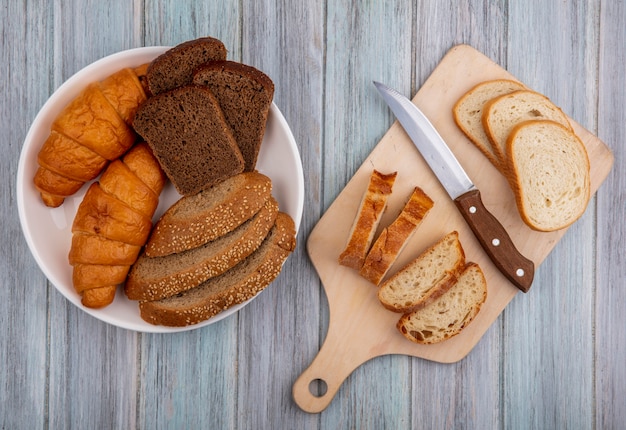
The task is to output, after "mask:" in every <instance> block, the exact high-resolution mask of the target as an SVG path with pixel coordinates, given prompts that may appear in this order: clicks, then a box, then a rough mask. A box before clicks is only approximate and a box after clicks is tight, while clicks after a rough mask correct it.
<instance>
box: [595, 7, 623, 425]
mask: <svg viewBox="0 0 626 430" xmlns="http://www.w3.org/2000/svg"><path fill="white" fill-rule="evenodd" d="M625 20H626V4H625V3H624V2H602V5H601V7H600V22H599V31H600V34H599V36H598V39H599V40H600V49H599V77H598V85H599V89H598V99H597V100H598V106H597V109H598V136H600V137H602V138H603V139H604V140H605V141H606V142H607V144H608V145H609V146H610V147H612V148H613V152H614V154H615V165H614V167H613V172H612V174H611V175H610V176H609V178H608V180H607V182H606V184H605V185H604V186H603V187H602V188H601V189H600V192H599V193H598V198H597V219H598V226H597V228H598V234H597V237H598V239H597V244H596V256H595V267H596V271H595V274H594V276H595V279H596V295H595V315H594V317H595V318H594V321H593V322H594V329H595V330H594V333H595V352H594V357H593V358H594V362H595V374H594V377H595V381H594V384H595V387H594V394H595V421H594V422H592V424H594V425H595V426H596V428H598V429H618V428H620V427H622V426H623V425H624V422H626V402H625V401H624V399H626V384H625V383H624V382H625V381H626V366H625V365H624V363H625V361H626V360H625V358H626V343H625V342H624V310H625V309H626V288H625V287H626V257H625V254H624V250H625V249H626V223H625V222H624V219H625V214H626V191H625V190H626V175H625V174H624V172H625V171H626V156H625V154H624V142H626V114H625V112H626V111H625V110H624V102H625V101H626V76H625V75H624V65H625V64H626V54H625V53H624V50H623V49H621V48H620V47H624V46H626V31H625V30H624V22H625Z"/></svg>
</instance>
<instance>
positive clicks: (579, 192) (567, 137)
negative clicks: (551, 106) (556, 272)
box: [507, 121, 590, 231]
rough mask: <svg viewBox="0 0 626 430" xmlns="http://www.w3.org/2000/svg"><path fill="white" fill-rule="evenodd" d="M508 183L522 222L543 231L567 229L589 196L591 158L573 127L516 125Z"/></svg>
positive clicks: (510, 145) (544, 123)
mask: <svg viewBox="0 0 626 430" xmlns="http://www.w3.org/2000/svg"><path fill="white" fill-rule="evenodd" d="M507 152H508V153H509V155H510V156H509V172H510V180H509V182H510V183H511V184H513V191H514V193H515V196H516V201H517V206H518V209H519V212H520V215H521V217H522V219H523V220H524V222H525V223H526V224H527V225H528V226H529V227H531V228H533V229H535V230H539V231H554V230H559V229H562V228H565V227H567V226H569V225H570V224H572V223H573V222H574V221H576V220H577V219H578V218H580V216H581V215H582V214H583V213H584V212H585V209H586V208H587V204H588V203H589V198H590V174H589V157H588V155H587V151H586V149H585V146H584V145H583V143H582V142H581V141H580V139H579V138H578V136H576V134H575V133H574V132H573V131H571V130H570V129H568V128H566V127H564V126H562V125H561V124H558V123H555V122H552V121H527V122H524V123H521V124H519V125H517V126H516V127H515V128H514V129H513V131H512V132H511V134H510V136H509V138H508V141H507Z"/></svg>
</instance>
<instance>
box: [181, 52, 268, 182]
mask: <svg viewBox="0 0 626 430" xmlns="http://www.w3.org/2000/svg"><path fill="white" fill-rule="evenodd" d="M193 83H194V84H197V85H204V86H207V87H208V88H210V89H211V91H212V92H213V94H214V95H215V97H216V98H217V100H218V101H219V104H220V107H221V108H222V111H223V112H224V116H225V117H226V121H227V122H228V124H229V125H230V127H231V129H232V130H233V135H234V136H235V140H236V141H237V144H238V145H239V149H240V150H241V154H242V155H243V159H244V161H245V163H246V165H245V168H244V170H245V171H248V172H249V171H252V170H254V168H255V166H256V160H257V157H258V155H259V149H260V147H261V143H262V142H263V135H264V134H265V126H266V123H267V116H268V113H269V110H270V106H271V104H272V98H273V96H274V83H273V82H272V80H271V79H270V78H269V77H268V76H267V75H266V74H265V73H263V72H261V71H260V70H258V69H256V68H254V67H252V66H249V65H246V64H242V63H237V62H234V61H211V62H209V63H207V64H204V65H202V66H200V67H199V68H198V69H197V70H196V71H195V72H194V76H193Z"/></svg>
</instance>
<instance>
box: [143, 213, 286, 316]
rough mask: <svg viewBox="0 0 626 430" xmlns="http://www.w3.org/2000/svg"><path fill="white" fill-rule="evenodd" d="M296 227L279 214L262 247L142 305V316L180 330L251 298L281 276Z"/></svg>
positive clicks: (283, 214)
mask: <svg viewBox="0 0 626 430" xmlns="http://www.w3.org/2000/svg"><path fill="white" fill-rule="evenodd" d="M295 234H296V233H295V225H294V222H293V220H292V219H291V217H290V216H289V215H287V214H285V213H282V212H280V213H279V214H278V216H277V217H276V222H275V225H274V227H273V228H272V230H271V231H270V233H269V234H268V236H267V238H266V239H265V240H264V241H263V243H262V244H261V246H260V247H259V248H258V249H257V250H256V251H255V252H254V253H252V254H251V255H250V256H248V257H247V258H246V259H245V260H243V261H242V262H241V263H239V264H238V265H236V266H235V267H233V268H232V269H230V270H228V271H227V272H225V273H223V274H222V275H220V276H217V277H213V278H210V279H209V280H207V281H206V282H204V283H202V284H201V285H199V286H198V287H196V288H192V289H190V290H187V291H185V292H182V293H180V294H177V295H175V296H172V297H168V298H165V299H162V300H156V301H150V302H140V303H139V310H140V315H141V317H142V318H143V319H144V320H145V321H147V322H149V323H151V324H155V325H165V326H173V327H180V326H186V325H191V324H197V323H199V322H202V321H205V320H207V319H209V318H211V317H213V316H215V315H217V314H219V313H220V312H222V311H224V310H226V309H228V308H230V307H232V306H235V305H237V304H240V303H243V302H245V301H246V300H248V299H251V298H252V297H254V296H255V295H256V294H258V293H259V292H260V291H262V290H263V289H264V288H266V287H267V286H268V285H269V284H270V283H271V282H272V281H273V280H274V279H275V278H276V277H277V276H278V274H279V273H280V271H281V268H282V265H283V263H284V262H285V260H286V259H287V257H288V256H289V254H291V252H292V251H293V250H294V248H295V245H296V238H295Z"/></svg>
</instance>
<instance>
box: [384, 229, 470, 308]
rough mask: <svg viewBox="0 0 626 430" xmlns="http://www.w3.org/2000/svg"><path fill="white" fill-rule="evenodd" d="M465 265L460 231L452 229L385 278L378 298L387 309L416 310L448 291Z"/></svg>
mask: <svg viewBox="0 0 626 430" xmlns="http://www.w3.org/2000/svg"><path fill="white" fill-rule="evenodd" d="M464 265H465V252H464V250H463V247H462V246H461V242H460V241H459V233H458V232H456V231H453V232H451V233H448V234H447V235H445V236H444V237H443V238H442V239H440V240H439V241H438V242H437V243H435V244H434V245H433V246H431V247H430V248H428V249H427V250H426V251H424V252H423V253H422V254H420V255H419V256H418V257H417V258H416V259H415V260H413V261H412V262H411V263H409V264H407V265H406V266H405V267H404V268H402V269H401V270H400V271H399V272H397V273H396V274H395V275H394V276H392V277H391V278H389V279H388V280H387V281H385V282H384V283H383V284H382V285H381V286H380V288H379V289H378V299H379V300H380V302H381V303H382V305H383V306H384V307H385V308H387V309H389V310H390V311H394V312H401V313H409V312H413V311H416V310H418V309H420V308H423V307H425V306H427V305H428V304H429V303H431V302H432V301H433V300H435V299H437V298H438V297H440V296H441V295H442V294H444V293H445V292H446V291H448V290H449V289H450V288H451V287H452V286H453V285H454V283H455V282H456V279H457V276H458V274H459V272H460V271H461V270H462V268H463V266H464Z"/></svg>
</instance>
